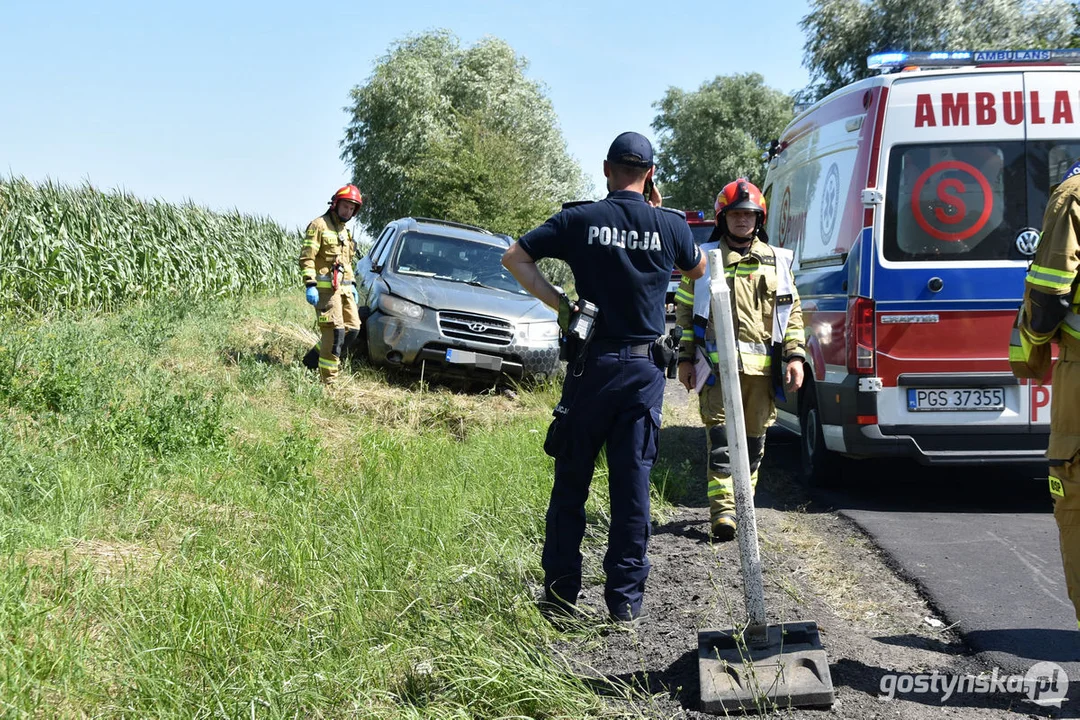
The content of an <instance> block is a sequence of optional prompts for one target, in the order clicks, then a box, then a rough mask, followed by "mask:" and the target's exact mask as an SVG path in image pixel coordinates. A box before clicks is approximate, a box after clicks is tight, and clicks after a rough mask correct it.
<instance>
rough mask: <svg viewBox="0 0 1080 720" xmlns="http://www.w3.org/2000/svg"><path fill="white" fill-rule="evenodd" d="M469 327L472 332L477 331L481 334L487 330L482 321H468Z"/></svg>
mask: <svg viewBox="0 0 1080 720" xmlns="http://www.w3.org/2000/svg"><path fill="white" fill-rule="evenodd" d="M469 329H470V330H472V331H473V332H474V333H478V334H481V335H482V334H483V333H486V332H487V329H488V326H487V325H485V324H484V323H478V322H474V323H469Z"/></svg>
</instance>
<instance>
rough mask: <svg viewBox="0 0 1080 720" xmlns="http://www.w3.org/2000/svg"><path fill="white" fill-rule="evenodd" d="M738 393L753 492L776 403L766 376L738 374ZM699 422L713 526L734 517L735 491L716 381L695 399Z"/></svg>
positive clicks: (721, 403) (774, 417) (722, 398)
mask: <svg viewBox="0 0 1080 720" xmlns="http://www.w3.org/2000/svg"><path fill="white" fill-rule="evenodd" d="M739 387H740V390H741V393H742V404H743V421H744V422H745V424H746V445H747V449H748V450H749V454H750V487H751V491H753V490H754V489H756V488H757V479H758V468H759V467H760V466H761V460H762V458H764V457H765V429H766V428H768V427H769V426H770V425H772V424H773V421H774V420H776V402H775V396H774V391H773V386H772V378H771V377H770V376H768V375H744V374H742V373H739ZM698 403H699V408H700V410H701V422H703V423H704V424H705V443H706V451H707V452H708V461H709V462H708V470H707V475H708V481H709V484H708V494H709V517H710V520H711V522H713V523H715V522H716V520H717V519H718V518H719V517H720V516H721V515H734V514H735V487H734V483H733V482H732V479H731V456H730V455H729V454H728V447H729V443H728V427H727V424H726V423H725V421H724V392H723V389H722V388H721V386H720V380H719V379H717V380H716V383H715V384H714V385H706V386H705V387H703V388H702V389H701V395H700V396H699V397H698Z"/></svg>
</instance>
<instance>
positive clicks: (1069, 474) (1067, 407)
mask: <svg viewBox="0 0 1080 720" xmlns="http://www.w3.org/2000/svg"><path fill="white" fill-rule="evenodd" d="M1069 355H1072V353H1069ZM1077 359H1078V360H1080V358H1077ZM1070 360H1071V358H1070ZM1053 388H1054V396H1053V399H1052V400H1051V401H1050V447H1049V448H1048V450H1047V453H1046V455H1047V458H1048V459H1049V461H1050V473H1049V475H1050V496H1051V497H1052V498H1053V500H1054V520H1055V521H1056V522H1057V526H1058V539H1059V542H1060V544H1061V561H1062V565H1063V566H1064V568H1065V585H1066V586H1067V587H1068V590H1069V600H1071V601H1072V604H1073V610H1074V612H1075V613H1076V618H1077V627H1080V362H1072V361H1066V360H1064V359H1059V360H1058V362H1057V364H1056V365H1055V366H1054V375H1053Z"/></svg>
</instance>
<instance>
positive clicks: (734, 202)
mask: <svg viewBox="0 0 1080 720" xmlns="http://www.w3.org/2000/svg"><path fill="white" fill-rule="evenodd" d="M714 208H715V210H716V224H717V225H719V224H720V216H721V215H723V214H724V213H725V212H727V211H728V210H753V211H754V212H756V213H758V227H761V226H762V225H764V224H765V212H766V211H765V196H764V195H762V194H761V191H760V190H758V188H757V186H756V185H754V183H752V182H750V181H749V180H747V179H746V178H739V179H738V180H733V181H731V182H729V183H728V184H727V185H725V186H724V189H723V190H721V191H720V194H719V195H717V196H716V205H714Z"/></svg>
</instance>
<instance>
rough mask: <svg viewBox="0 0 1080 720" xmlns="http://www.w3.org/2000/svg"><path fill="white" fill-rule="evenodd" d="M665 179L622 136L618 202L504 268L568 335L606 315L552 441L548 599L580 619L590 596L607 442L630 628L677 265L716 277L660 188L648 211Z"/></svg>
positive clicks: (584, 352) (591, 212)
mask: <svg viewBox="0 0 1080 720" xmlns="http://www.w3.org/2000/svg"><path fill="white" fill-rule="evenodd" d="M654 170H655V168H654V166H653V151H652V145H651V144H650V143H649V141H648V140H647V139H646V138H645V137H644V136H642V135H639V134H638V133H634V132H626V133H623V134H621V135H619V136H618V137H617V138H615V140H614V142H612V143H611V147H610V149H609V150H608V156H607V160H605V161H604V175H605V176H606V177H607V186H608V196H607V197H606V198H605V199H604V200H600V201H598V202H595V203H586V204H579V205H576V206H574V207H568V208H566V209H564V210H563V211H562V212H560V213H558V214H557V215H555V216H553V217H552V218H550V219H549V220H548V221H547V222H546V223H544V224H543V225H541V226H540V227H538V228H536V229H534V230H532V231H530V232H528V233H526V234H525V235H524V236H523V237H522V238H521V239H520V240H519V241H518V242H517V243H515V244H514V245H512V246H511V247H510V249H509V250H507V251H506V254H505V255H504V256H503V265H504V266H505V267H506V268H507V269H508V270H509V271H510V272H511V273H512V274H513V275H514V277H515V278H517V279H518V281H519V282H520V283H521V284H522V286H524V287H525V289H527V290H528V291H529V292H530V293H532V294H533V295H535V296H536V297H537V298H539V299H540V300H542V301H543V302H544V303H545V304H547V305H549V306H550V307H552V308H557V309H560V314H561V315H562V318H561V324H563V325H564V326H566V325H567V324H568V323H570V324H571V325H572V324H573V322H574V319H575V318H577V319H580V317H581V313H584V312H589V314H590V315H591V314H592V313H591V311H589V308H591V307H593V306H595V308H596V313H595V318H591V322H592V324H593V328H594V329H593V332H592V337H591V338H590V339H588V341H587V343H583V342H576V341H575V343H574V345H575V347H574V348H573V349H572V350H571V352H570V355H571V357H569V359H568V367H567V376H566V380H565V381H564V383H563V394H562V398H561V400H560V401H559V404H558V405H557V406H556V407H555V412H554V413H553V414H554V417H555V420H554V421H553V422H552V425H551V428H550V429H549V431H548V438H547V440H546V442H545V443H544V450H545V452H547V453H548V454H549V455H551V456H552V457H554V458H555V483H554V486H553V487H552V489H551V502H550V504H549V506H548V511H547V528H546V536H545V540H544V551H543V557H542V565H543V568H544V590H545V599H546V600H547V602H549V603H551V607H554V608H557V609H560V610H563V611H566V612H570V611H572V610H573V608H574V604H575V602H576V601H577V597H578V592H579V591H580V589H581V552H580V547H581V540H582V537H583V535H584V532H585V501H586V499H587V497H588V494H589V484H590V483H591V482H592V477H593V469H594V467H595V463H596V458H597V455H598V454H599V452H600V448H601V447H602V446H603V445H604V444H605V443H606V444H607V460H608V469H609V478H608V485H609V488H610V495H611V528H610V530H609V533H608V550H607V554H606V555H605V557H604V571H605V573H606V574H607V580H606V583H605V586H604V599H605V601H606V603H607V607H608V610H609V611H610V614H611V617H612V619H614V620H616V621H624V622H633V621H634V620H636V619H637V618H638V617H639V615H640V613H641V604H642V597H643V595H644V591H645V579H646V577H648V574H649V560H648V558H647V557H646V545H647V543H648V538H649V472H650V470H651V469H652V465H653V463H654V461H655V460H656V454H657V441H658V439H659V430H660V408H661V405H662V402H663V393H664V385H665V378H664V372H663V370H662V368H661V364H662V363H663V362H664V361H663V360H662V359H660V358H659V356H660V355H661V353H660V352H659V351H658V350H657V348H661V347H663V346H662V345H661V344H659V343H658V342H657V341H658V339H659V338H661V336H662V335H663V334H664V320H665V318H664V295H665V291H666V288H667V283H668V280H669V279H670V277H671V268H672V267H673V266H676V265H677V266H678V267H679V268H680V269H682V270H683V271H684V272H685V273H687V274H688V276H689V277H694V278H696V277H700V276H701V275H702V274H703V273H704V272H705V260H704V258H703V257H702V255H701V253H700V251H699V250H698V249H697V247H696V246H695V245H694V241H693V237H692V236H691V234H690V229H689V226H688V225H687V224H686V220H685V216H684V215H683V214H682V213H681V212H679V211H677V210H666V209H663V208H660V207H658V206H659V204H660V202H661V198H660V195H659V193H658V192H656V190H655V188H653V190H652V192H651V193H650V198H649V200H650V202H646V198H645V196H644V191H645V187H646V184H647V183H648V185H649V186H651V185H652V177H653V172H654ZM651 205H652V206H651ZM545 257H554V258H560V259H562V260H565V261H566V262H567V264H568V265H569V266H570V269H571V271H572V272H573V274H574V281H575V283H576V287H577V291H578V295H579V298H580V299H579V300H578V302H577V303H574V304H571V303H570V302H569V300H567V299H566V297H565V295H561V291H560V290H559V289H557V288H555V287H554V286H552V285H551V284H550V283H549V282H548V281H547V280H546V279H545V278H544V276H543V275H541V273H540V271H539V269H538V268H537V267H536V264H535V262H536V261H537V260H539V259H541V258H545ZM590 304H591V305H590ZM567 316H570V318H568V317H567ZM672 358H673V356H672Z"/></svg>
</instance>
